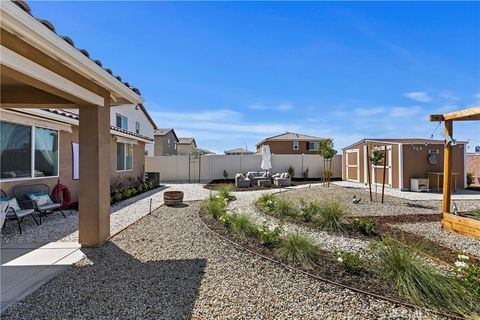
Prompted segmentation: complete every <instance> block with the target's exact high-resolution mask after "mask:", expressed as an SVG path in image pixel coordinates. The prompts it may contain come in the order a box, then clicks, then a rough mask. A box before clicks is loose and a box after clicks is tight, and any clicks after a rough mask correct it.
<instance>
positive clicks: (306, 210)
mask: <svg viewBox="0 0 480 320" xmlns="http://www.w3.org/2000/svg"><path fill="white" fill-rule="evenodd" d="M319 212H320V204H319V203H318V202H316V201H311V202H309V203H307V202H306V201H305V200H304V199H300V212H299V215H300V217H301V218H302V219H303V221H305V222H312V221H313V219H314V218H315V217H316V216H317V215H318V213H319Z"/></svg>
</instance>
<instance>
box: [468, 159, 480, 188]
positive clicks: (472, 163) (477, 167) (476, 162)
mask: <svg viewBox="0 0 480 320" xmlns="http://www.w3.org/2000/svg"><path fill="white" fill-rule="evenodd" d="M467 172H471V173H473V180H474V181H473V185H474V186H480V181H479V179H480V154H467Z"/></svg>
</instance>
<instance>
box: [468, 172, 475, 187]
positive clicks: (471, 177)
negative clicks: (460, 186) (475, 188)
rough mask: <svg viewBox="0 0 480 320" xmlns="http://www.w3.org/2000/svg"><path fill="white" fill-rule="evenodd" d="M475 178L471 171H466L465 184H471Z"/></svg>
mask: <svg viewBox="0 0 480 320" xmlns="http://www.w3.org/2000/svg"><path fill="white" fill-rule="evenodd" d="M474 180H475V178H474V176H473V172H467V186H469V187H470V186H471V185H472V184H473V181H474Z"/></svg>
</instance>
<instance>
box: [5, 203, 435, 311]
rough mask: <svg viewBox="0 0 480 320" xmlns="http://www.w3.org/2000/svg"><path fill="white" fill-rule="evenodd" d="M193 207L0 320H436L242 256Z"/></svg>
mask: <svg viewBox="0 0 480 320" xmlns="http://www.w3.org/2000/svg"><path fill="white" fill-rule="evenodd" d="M198 208H199V203H191V204H190V206H189V207H184V208H167V207H162V208H160V209H159V210H158V211H156V212H154V213H153V214H152V215H149V216H147V217H145V218H144V219H142V220H141V221H139V222H137V223H135V224H133V225H132V226H131V227H130V228H129V229H127V230H125V231H124V232H122V233H120V234H119V235H117V236H116V237H114V238H113V239H112V241H109V242H108V243H107V244H105V245H104V246H102V247H101V248H99V249H95V250H91V251H90V252H89V253H87V256H88V258H86V259H84V260H82V261H81V262H80V263H78V264H76V265H75V266H74V267H71V268H69V269H68V270H67V271H66V272H64V273H63V274H61V275H60V276H58V277H57V278H55V279H53V280H52V281H50V282H49V283H48V284H46V285H44V286H43V287H41V288H40V289H39V290H37V291H36V292H34V293H33V294H32V295H30V296H28V297H27V298H26V299H24V300H23V301H21V302H19V303H17V304H15V305H13V306H11V307H10V308H8V309H7V310H6V311H5V312H4V313H3V314H2V318H3V319H189V318H193V319H320V318H323V319H434V318H435V316H434V315H432V314H428V313H424V312H421V311H419V310H412V309H409V308H405V307H403V306H399V305H395V304H392V303H389V302H385V301H382V300H378V299H375V298H371V297H367V296H365V295H361V294H357V293H354V292H351V291H349V290H346V289H341V288H338V287H335V286H332V285H329V284H326V283H322V282H320V281H316V280H313V279H311V278H309V277H306V276H304V275H301V274H297V273H295V272H292V271H288V270H286V269H284V268H282V267H280V266H278V265H276V264H274V263H272V262H269V261H266V260H263V259H259V258H258V257H257V256H254V255H251V254H248V253H245V252H242V251H240V250H238V249H237V248H236V247H233V246H232V245H231V244H229V243H227V242H225V241H222V240H221V239H219V238H217V237H216V236H215V235H214V234H212V233H210V232H209V231H208V230H207V229H206V228H205V227H204V226H203V224H202V223H201V222H200V220H199V219H198V217H197V212H198Z"/></svg>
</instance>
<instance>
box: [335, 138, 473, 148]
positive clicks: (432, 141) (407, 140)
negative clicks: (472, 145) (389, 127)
mask: <svg viewBox="0 0 480 320" xmlns="http://www.w3.org/2000/svg"><path fill="white" fill-rule="evenodd" d="M367 141H373V142H375V141H378V142H386V143H393V144H444V143H445V141H443V140H435V139H422V138H393V139H388V138H387V139H386V138H381V139H380V138H379V139H362V140H360V141H357V142H355V143H353V144H351V145H349V146H347V147H345V148H342V150H344V149H348V148H350V147H352V146H354V145H356V144H359V143H365V142H367ZM456 143H459V144H465V143H467V141H457V142H456Z"/></svg>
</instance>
